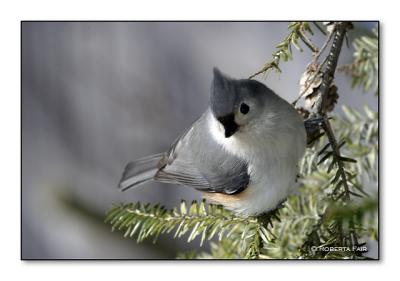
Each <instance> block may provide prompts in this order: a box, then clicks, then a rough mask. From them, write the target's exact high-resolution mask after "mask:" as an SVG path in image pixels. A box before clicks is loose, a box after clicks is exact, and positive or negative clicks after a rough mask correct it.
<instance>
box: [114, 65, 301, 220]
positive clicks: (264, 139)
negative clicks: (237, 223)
mask: <svg viewBox="0 0 400 281" xmlns="http://www.w3.org/2000/svg"><path fill="white" fill-rule="evenodd" d="M305 147H306V131H305V127H304V123H303V120H302V118H301V116H300V115H299V114H298V113H297V111H296V110H295V109H294V108H293V107H292V106H291V105H290V104H289V103H288V102H286V101H285V100H283V99H282V98H280V97H279V96H277V95H276V94H275V93H274V92H273V91H272V90H270V89H269V88H267V87H266V86H265V85H263V84H262V83H260V82H258V81H255V80H249V79H241V80H236V79H232V78H229V77H227V76H225V75H224V74H222V73H221V72H220V71H219V70H218V69H217V68H214V78H213V82H212V86H211V95H210V107H209V108H208V109H207V110H206V112H205V113H204V114H203V115H202V116H201V117H200V118H199V119H198V120H197V121H195V122H194V123H193V124H192V126H191V127H189V128H188V129H187V130H186V131H185V132H184V133H183V134H182V135H181V136H180V137H179V138H178V139H177V140H176V141H175V142H174V143H173V144H172V146H171V148H170V149H169V150H168V151H167V152H165V153H160V154H156V155H152V156H149V157H145V158H142V159H139V160H136V161H133V162H131V163H129V164H128V165H127V166H126V168H125V171H124V173H123V176H122V179H121V182H120V184H119V187H120V188H121V189H122V190H127V189H129V188H131V187H136V186H139V185H141V184H143V183H146V182H148V181H151V180H154V181H158V182H164V183H172V184H180V185H185V186H190V187H193V188H195V189H197V190H200V191H201V192H203V194H204V196H205V197H206V198H207V199H208V200H210V201H211V202H214V203H218V204H222V205H223V206H224V207H225V208H227V209H230V210H232V211H234V212H236V213H238V214H240V215H243V216H249V215H257V214H261V213H264V212H267V211H270V210H273V209H275V208H276V207H277V206H278V204H279V203H281V202H282V201H284V200H285V199H286V198H287V196H288V195H289V193H290V191H291V190H292V189H293V187H294V186H295V179H296V175H297V171H298V168H297V165H298V161H299V160H300V158H301V157H302V156H303V154H304V151H305Z"/></svg>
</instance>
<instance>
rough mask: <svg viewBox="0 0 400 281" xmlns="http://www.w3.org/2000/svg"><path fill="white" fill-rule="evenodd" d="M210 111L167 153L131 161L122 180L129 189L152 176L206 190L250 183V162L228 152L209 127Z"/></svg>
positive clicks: (228, 190) (238, 188)
mask: <svg viewBox="0 0 400 281" xmlns="http://www.w3.org/2000/svg"><path fill="white" fill-rule="evenodd" d="M210 114H211V113H210V111H207V112H206V113H204V114H203V116H201V117H200V118H199V119H198V120H197V121H196V122H195V123H193V125H192V127H191V128H190V129H188V130H187V131H186V132H185V133H184V134H183V135H182V136H181V137H179V138H178V139H177V140H176V141H175V143H174V144H173V145H172V147H171V149H170V150H169V151H168V152H167V153H163V154H157V155H153V156H150V157H146V158H142V159H139V160H137V161H134V162H131V163H129V164H128V165H127V166H126V168H125V172H124V174H123V177H122V180H121V182H120V188H121V189H123V190H126V189H128V188H130V187H134V186H137V185H140V184H143V183H146V182H147V181H149V180H155V181H159V182H164V183H171V184H182V185H186V186H191V187H194V188H196V189H197V190H201V191H206V192H219V193H224V194H235V193H239V192H240V191H242V190H244V189H245V188H246V186H247V185H248V183H249V175H248V174H247V164H246V163H245V162H244V161H243V160H241V159H239V158H238V157H235V156H234V155H229V154H227V153H226V152H225V151H224V150H223V148H222V146H221V145H220V144H218V143H217V142H216V141H214V140H213V139H212V138H211V137H210V135H207V134H204V133H203V132H205V131H207V121H208V120H207V118H210Z"/></svg>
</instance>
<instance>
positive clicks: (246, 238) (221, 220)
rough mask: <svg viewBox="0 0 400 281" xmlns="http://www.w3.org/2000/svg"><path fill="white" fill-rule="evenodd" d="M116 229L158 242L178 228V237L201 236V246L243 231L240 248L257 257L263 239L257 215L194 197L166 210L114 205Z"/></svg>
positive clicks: (110, 216)
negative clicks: (236, 212) (242, 214)
mask: <svg viewBox="0 0 400 281" xmlns="http://www.w3.org/2000/svg"><path fill="white" fill-rule="evenodd" d="M105 222H106V223H110V224H111V225H112V230H113V231H114V230H116V229H117V230H120V231H123V232H124V237H131V238H132V237H134V236H136V240H137V242H138V243H139V242H142V241H143V240H145V239H148V238H150V237H152V238H153V242H156V240H157V238H158V236H159V235H160V234H164V233H171V232H173V231H174V238H176V237H182V236H183V235H185V234H187V236H188V238H187V241H188V242H191V241H193V240H195V239H196V238H197V237H199V238H200V246H201V245H203V243H204V242H205V241H206V240H211V239H213V238H215V237H218V240H219V241H221V240H222V239H223V238H230V237H231V236H234V235H236V236H237V235H240V239H239V238H237V239H235V240H236V241H237V245H236V246H237V249H238V250H237V252H238V253H239V254H240V255H241V256H242V257H244V258H257V256H258V254H259V252H258V248H259V243H260V239H261V234H260V232H261V228H262V227H261V224H260V223H259V222H258V220H257V219H256V218H242V217H238V216H235V215H233V214H232V213H231V212H229V211H227V210H225V209H223V208H222V206H220V205H213V204H209V205H208V208H207V206H206V202H205V200H203V201H202V202H201V203H199V204H198V203H197V202H196V201H193V202H192V204H191V205H190V206H188V205H187V204H186V202H185V201H182V202H181V205H180V208H179V210H178V209H176V208H175V209H173V210H166V209H165V208H164V207H162V206H159V205H158V204H157V205H154V206H151V205H149V204H146V205H143V204H141V203H136V204H132V203H130V204H119V205H116V206H114V207H113V208H111V209H110V210H109V211H108V213H107V215H106V219H105Z"/></svg>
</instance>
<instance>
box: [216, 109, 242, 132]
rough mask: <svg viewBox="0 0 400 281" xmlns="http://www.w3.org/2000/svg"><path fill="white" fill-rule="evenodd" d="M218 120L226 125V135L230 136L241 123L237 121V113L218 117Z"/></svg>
mask: <svg viewBox="0 0 400 281" xmlns="http://www.w3.org/2000/svg"><path fill="white" fill-rule="evenodd" d="M217 120H218V121H219V122H220V123H221V124H222V125H223V126H224V129H225V137H226V138H229V137H231V136H232V135H233V134H234V133H236V132H237V130H238V129H239V125H238V124H236V122H235V115H234V114H233V113H231V114H228V115H225V116H222V117H218V118H217Z"/></svg>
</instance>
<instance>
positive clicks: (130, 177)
mask: <svg viewBox="0 0 400 281" xmlns="http://www.w3.org/2000/svg"><path fill="white" fill-rule="evenodd" d="M163 157H164V153H160V154H155V155H151V156H148V157H144V158H141V159H138V160H136V161H133V162H130V163H128V165H126V167H125V171H124V173H123V174H122V179H121V181H120V182H119V185H118V186H119V188H120V189H121V190H122V191H125V190H127V189H129V188H132V187H137V186H139V185H141V184H144V183H146V182H149V181H151V180H152V179H153V178H154V176H155V175H156V173H157V172H158V170H159V163H160V161H161V160H162V158H163Z"/></svg>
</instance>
